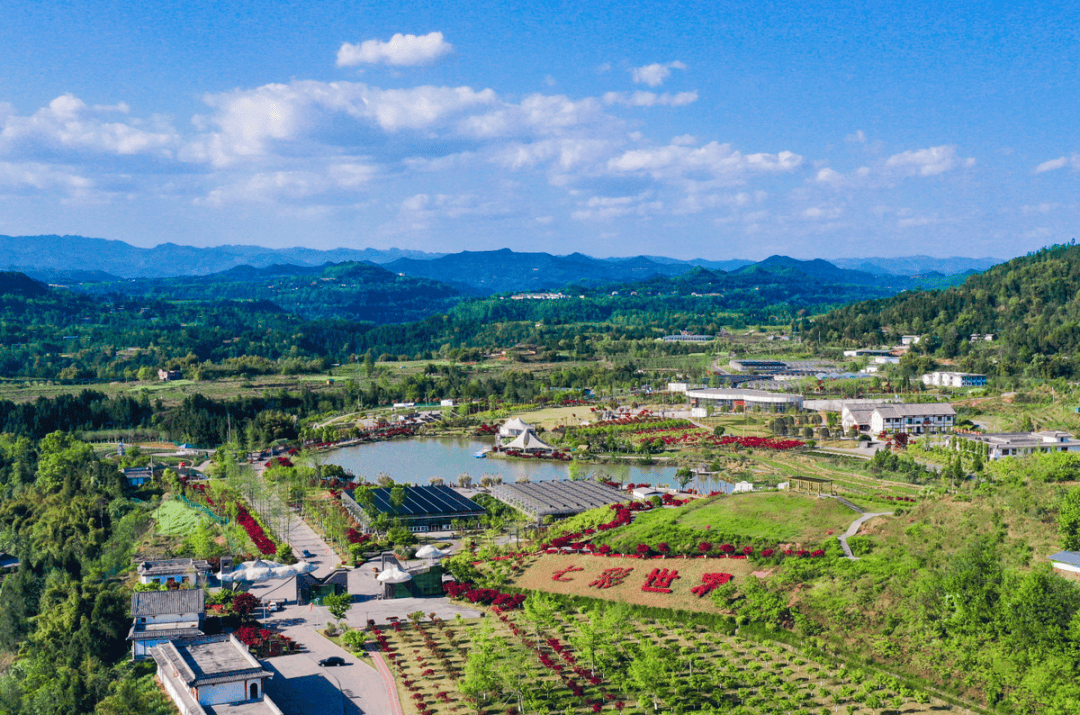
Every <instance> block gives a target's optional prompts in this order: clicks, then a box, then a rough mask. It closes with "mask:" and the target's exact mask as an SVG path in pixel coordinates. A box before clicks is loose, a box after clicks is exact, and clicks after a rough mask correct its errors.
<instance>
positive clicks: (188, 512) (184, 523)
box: [152, 501, 206, 536]
mask: <svg viewBox="0 0 1080 715" xmlns="http://www.w3.org/2000/svg"><path fill="white" fill-rule="evenodd" d="M152 516H153V517H154V519H156V520H157V523H158V526H157V530H158V531H159V532H160V533H162V534H169V535H171V536H188V535H189V534H192V533H193V532H194V531H195V529H196V527H198V525H199V523H200V522H202V521H203V520H205V519H206V516H205V515H203V514H200V513H199V512H197V511H195V510H194V509H192V508H191V507H189V506H187V505H186V504H184V503H183V502H181V501H167V502H165V503H164V504H162V505H161V506H159V507H158V508H157V509H156V510H155V511H154V513H153V515H152Z"/></svg>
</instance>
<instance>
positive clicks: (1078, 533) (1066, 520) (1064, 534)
mask: <svg viewBox="0 0 1080 715" xmlns="http://www.w3.org/2000/svg"><path fill="white" fill-rule="evenodd" d="M1058 533H1059V534H1061V546H1062V548H1063V549H1065V550H1066V551H1077V550H1080V487H1074V488H1072V489H1070V490H1069V491H1068V492H1066V494H1065V496H1064V497H1062V498H1061V504H1060V506H1059V507H1058Z"/></svg>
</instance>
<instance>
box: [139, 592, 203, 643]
mask: <svg viewBox="0 0 1080 715" xmlns="http://www.w3.org/2000/svg"><path fill="white" fill-rule="evenodd" d="M205 614H206V592H205V591H203V590H202V589H201V588H187V589H178V590H176V591H136V592H135V593H133V594H131V619H132V624H131V630H130V631H129V632H128V637H127V639H128V640H129V641H131V659H132V660H142V659H143V658H145V657H147V656H148V655H150V649H151V648H154V647H156V646H159V645H162V644H163V643H168V642H169V641H171V640H176V639H178V638H181V639H182V638H197V637H199V636H201V635H203V632H202V623H203V616H204V615H205Z"/></svg>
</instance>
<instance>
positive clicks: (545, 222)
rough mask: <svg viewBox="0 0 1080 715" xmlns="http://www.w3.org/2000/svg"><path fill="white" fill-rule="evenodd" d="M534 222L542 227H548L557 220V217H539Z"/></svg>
mask: <svg viewBox="0 0 1080 715" xmlns="http://www.w3.org/2000/svg"><path fill="white" fill-rule="evenodd" d="M534 220H535V221H536V222H537V223H538V224H540V225H541V226H547V225H548V224H549V223H551V222H552V221H554V220H555V217H554V216H537V217H536V219H534Z"/></svg>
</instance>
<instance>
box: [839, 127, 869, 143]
mask: <svg viewBox="0 0 1080 715" xmlns="http://www.w3.org/2000/svg"><path fill="white" fill-rule="evenodd" d="M844 141H846V142H849V143H852V144H865V143H866V134H864V133H863V130H862V129H860V130H859V131H857V132H855V133H854V134H848V135H847V136H846V137H844Z"/></svg>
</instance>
